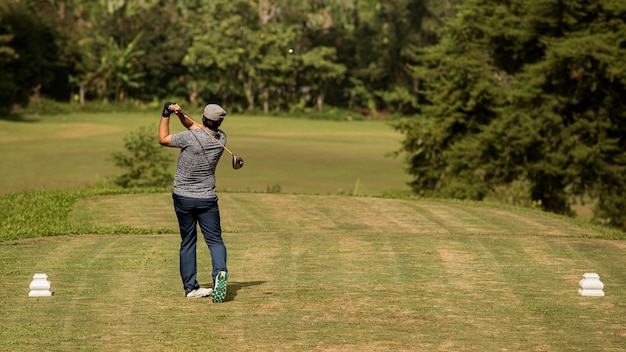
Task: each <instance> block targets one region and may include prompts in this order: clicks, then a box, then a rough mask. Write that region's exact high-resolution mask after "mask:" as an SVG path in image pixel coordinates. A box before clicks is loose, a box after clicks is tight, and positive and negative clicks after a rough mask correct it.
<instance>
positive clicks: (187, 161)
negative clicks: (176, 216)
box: [170, 128, 226, 199]
mask: <svg viewBox="0 0 626 352" xmlns="http://www.w3.org/2000/svg"><path fill="white" fill-rule="evenodd" d="M206 132H208V133H211V135H212V136H213V137H215V138H216V139H218V140H219V141H220V142H221V143H222V144H223V145H226V133H224V131H222V130H218V131H217V132H213V131H211V130H207V129H199V128H197V129H194V130H187V131H183V132H179V133H175V134H173V135H172V141H171V144H170V145H171V146H172V147H176V148H180V149H181V150H180V154H179V156H178V163H177V165H176V173H175V174H174V191H173V193H174V194H177V195H180V196H183V197H191V198H208V199H210V198H215V197H217V194H216V192H215V168H216V167H217V163H218V162H219V160H220V157H221V156H222V154H223V153H224V148H223V147H222V146H221V145H219V144H218V143H217V142H216V141H215V140H214V139H213V138H211V137H209V136H208V135H207V133H206Z"/></svg>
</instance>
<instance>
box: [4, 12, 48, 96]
mask: <svg viewBox="0 0 626 352" xmlns="http://www.w3.org/2000/svg"><path fill="white" fill-rule="evenodd" d="M31 13H32V11H31V9H30V8H29V7H28V4H23V3H19V2H18V3H13V4H7V3H3V4H2V5H1V7H0V20H1V22H0V45H2V43H4V44H3V45H2V46H0V66H2V68H3V70H2V73H0V77H1V78H2V79H1V80H0V82H1V83H0V87H1V88H2V89H0V99H1V100H2V103H3V104H5V106H8V107H9V106H11V105H13V104H19V105H27V104H28V102H29V98H30V97H32V96H33V95H38V94H39V93H40V90H41V87H42V86H43V85H46V84H47V83H48V82H50V81H51V80H52V79H53V73H52V72H53V70H54V67H55V64H56V55H57V52H58V50H57V47H56V45H55V43H54V34H53V31H52V29H51V28H50V27H49V26H48V25H47V23H45V22H42V21H38V19H37V18H34V17H33V16H32V15H31Z"/></svg>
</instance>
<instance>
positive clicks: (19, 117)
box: [0, 112, 39, 122]
mask: <svg viewBox="0 0 626 352" xmlns="http://www.w3.org/2000/svg"><path fill="white" fill-rule="evenodd" d="M0 120H4V121H11V122H39V119H35V118H32V117H29V118H26V117H25V116H24V115H23V114H20V113H16V112H12V113H9V114H6V115H0Z"/></svg>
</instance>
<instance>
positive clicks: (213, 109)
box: [204, 104, 226, 121]
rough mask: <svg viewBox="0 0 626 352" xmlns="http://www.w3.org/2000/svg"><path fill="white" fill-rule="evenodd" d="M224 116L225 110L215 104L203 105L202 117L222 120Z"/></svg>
mask: <svg viewBox="0 0 626 352" xmlns="http://www.w3.org/2000/svg"><path fill="white" fill-rule="evenodd" d="M224 116H226V111H225V110H224V109H222V107H221V106H219V105H217V104H209V105H207V106H205V107H204V117H206V118H207V119H209V120H211V121H219V120H223V119H224Z"/></svg>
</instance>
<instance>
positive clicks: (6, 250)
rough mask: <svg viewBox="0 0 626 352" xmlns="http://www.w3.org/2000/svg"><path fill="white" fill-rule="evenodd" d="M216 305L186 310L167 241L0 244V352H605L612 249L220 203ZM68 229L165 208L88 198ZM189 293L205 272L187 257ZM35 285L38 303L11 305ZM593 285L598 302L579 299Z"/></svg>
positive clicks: (575, 236)
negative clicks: (41, 284)
mask: <svg viewBox="0 0 626 352" xmlns="http://www.w3.org/2000/svg"><path fill="white" fill-rule="evenodd" d="M220 202H221V203H220V204H221V207H222V218H223V227H224V230H225V234H224V238H225V241H226V243H227V245H228V249H229V270H230V272H231V280H230V283H229V293H228V295H227V301H226V302H225V303H222V304H213V303H211V302H210V300H187V299H185V298H184V297H183V293H182V290H181V287H180V286H181V284H180V279H179V276H178V257H177V250H178V235H177V234H176V233H175V230H173V231H172V234H163V235H81V236H63V237H50V238H42V239H31V240H23V241H17V242H5V243H3V244H0V273H1V275H0V284H1V286H2V287H3V289H2V290H1V291H0V301H1V302H2V305H1V308H0V316H1V318H0V336H1V338H0V350H13V351H23V350H46V351H68V350H90V351H111V350H117V351H170V350H171V351H173V350H190V351H265V350H271V351H587V350H594V351H623V350H624V346H626V344H625V342H626V325H624V321H625V320H624V317H625V316H626V304H624V297H625V295H626V285H625V283H626V262H625V261H624V260H623V258H624V257H625V255H626V242H624V241H618V240H607V239H603V238H604V237H605V236H606V234H607V233H606V232H604V231H603V232H598V231H596V230H594V229H592V228H584V227H580V226H577V225H576V224H574V223H572V222H571V221H570V220H568V219H565V218H561V217H557V216H551V215H548V214H543V213H539V212H533V211H526V210H511V209H504V208H500V207H490V206H486V205H474V204H467V203H456V202H440V201H430V200H401V199H383V198H367V197H345V196H314V195H279V194H252V193H222V194H221V200H220ZM68 221H69V222H70V223H71V224H73V226H77V227H84V226H98V227H100V228H103V227H104V228H106V227H107V226H113V227H114V226H119V225H124V226H132V227H136V228H153V227H162V228H172V229H175V228H176V220H175V218H174V215H173V212H172V210H171V200H170V195H169V194H167V193H163V194H141V195H115V196H96V197H89V198H84V199H82V200H80V201H79V202H78V203H76V204H75V206H74V207H73V208H72V209H70V217H69V219H68ZM199 254H200V257H199V260H200V263H201V266H200V273H199V280H200V282H201V283H202V284H203V285H205V286H206V285H210V283H209V281H210V269H209V266H210V264H209V263H210V257H209V254H208V250H207V249H206V247H205V246H204V245H203V244H201V245H200V248H199ZM36 272H46V273H47V274H48V275H49V277H50V280H51V281H52V285H53V289H54V290H55V294H54V296H53V297H50V298H28V297H27V296H28V284H29V282H30V279H31V277H32V275H33V274H34V273H36ZM586 272H597V273H598V274H599V275H600V277H601V279H602V281H603V282H604V283H605V292H606V295H607V296H606V297H602V298H597V297H596V298H591V297H581V296H579V295H578V294H577V290H578V281H579V280H580V279H581V278H582V275H583V274H584V273H586Z"/></svg>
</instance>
